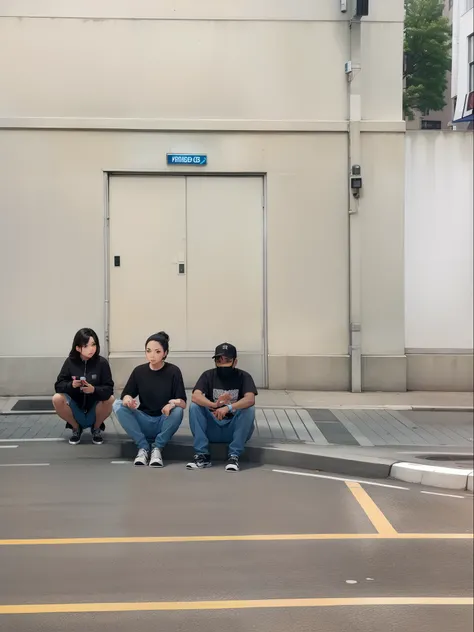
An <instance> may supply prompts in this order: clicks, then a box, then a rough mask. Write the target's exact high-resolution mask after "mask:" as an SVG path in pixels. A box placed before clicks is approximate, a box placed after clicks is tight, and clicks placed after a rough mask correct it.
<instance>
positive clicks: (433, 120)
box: [407, 0, 473, 130]
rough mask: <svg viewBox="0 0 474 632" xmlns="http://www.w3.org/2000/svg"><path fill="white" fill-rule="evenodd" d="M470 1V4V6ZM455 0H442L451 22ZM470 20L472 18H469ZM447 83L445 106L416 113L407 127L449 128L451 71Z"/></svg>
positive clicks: (451, 117)
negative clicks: (440, 108)
mask: <svg viewBox="0 0 474 632" xmlns="http://www.w3.org/2000/svg"><path fill="white" fill-rule="evenodd" d="M457 1H458V2H461V3H462V2H466V0H457ZM472 1H473V0H470V2H471V6H472ZM454 2H456V0H454V1H453V0H444V15H445V16H446V17H447V18H448V19H449V21H450V22H451V24H452V23H453V4H454ZM471 21H472V20H471ZM447 79H448V85H447V88H446V93H445V101H446V106H445V107H444V109H442V110H439V111H437V112H435V111H432V112H429V113H428V114H426V115H422V114H419V113H418V114H417V116H416V117H415V118H414V120H413V121H407V129H409V130H416V129H425V130H436V129H450V128H451V126H452V123H451V121H452V120H453V106H452V100H451V73H450V72H449V73H448V77H447Z"/></svg>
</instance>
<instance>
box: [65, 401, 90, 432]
mask: <svg viewBox="0 0 474 632" xmlns="http://www.w3.org/2000/svg"><path fill="white" fill-rule="evenodd" d="M64 397H65V398H66V401H67V403H68V404H69V408H70V409H71V412H72V416H73V417H74V419H75V420H76V421H77V423H78V424H79V425H80V426H81V428H92V427H93V425H94V424H95V407H96V406H97V402H95V404H94V405H93V406H92V408H91V409H90V410H88V411H87V412H86V411H85V410H82V408H81V407H80V406H79V405H78V404H76V402H75V401H74V400H73V399H72V397H70V396H69V395H65V396H64Z"/></svg>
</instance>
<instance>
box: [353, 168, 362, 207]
mask: <svg viewBox="0 0 474 632" xmlns="http://www.w3.org/2000/svg"><path fill="white" fill-rule="evenodd" d="M351 190H352V195H353V196H354V197H355V198H356V199H359V198H360V193H361V190H362V170H361V168H360V165H352V169H351Z"/></svg>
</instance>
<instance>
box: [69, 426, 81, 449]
mask: <svg viewBox="0 0 474 632" xmlns="http://www.w3.org/2000/svg"><path fill="white" fill-rule="evenodd" d="M81 435H82V428H76V429H75V430H73V431H72V435H71V438H70V439H69V443H70V444H71V445H79V444H80V443H81Z"/></svg>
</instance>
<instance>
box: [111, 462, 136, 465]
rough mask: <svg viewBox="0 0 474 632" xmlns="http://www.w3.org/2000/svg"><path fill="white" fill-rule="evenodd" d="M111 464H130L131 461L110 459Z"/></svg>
mask: <svg viewBox="0 0 474 632" xmlns="http://www.w3.org/2000/svg"><path fill="white" fill-rule="evenodd" d="M110 463H111V465H129V464H130V463H131V461H110Z"/></svg>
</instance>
